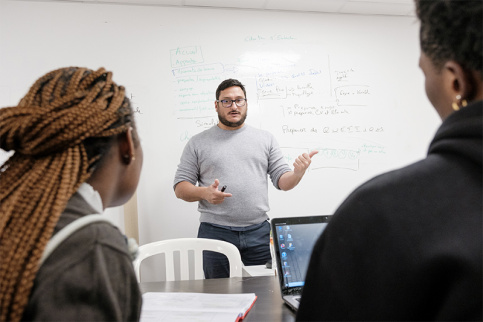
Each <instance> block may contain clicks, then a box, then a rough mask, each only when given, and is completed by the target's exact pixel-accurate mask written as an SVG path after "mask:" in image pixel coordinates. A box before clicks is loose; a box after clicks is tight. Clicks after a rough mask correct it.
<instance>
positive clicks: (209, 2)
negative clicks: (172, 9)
mask: <svg viewBox="0 0 483 322" xmlns="http://www.w3.org/2000/svg"><path fill="white" fill-rule="evenodd" d="M31 1H32V0H31ZM34 1H35V0H34ZM41 1H46V0H41ZM47 1H49V0H47ZM50 1H62V2H85V3H117V4H133V5H150V6H176V7H186V8H192V7H198V8H200V7H205V8H206V7H208V8H237V9H256V10H282V11H303V12H325V13H339V14H361V15H390V16H414V1H413V0H237V1H235V0H50Z"/></svg>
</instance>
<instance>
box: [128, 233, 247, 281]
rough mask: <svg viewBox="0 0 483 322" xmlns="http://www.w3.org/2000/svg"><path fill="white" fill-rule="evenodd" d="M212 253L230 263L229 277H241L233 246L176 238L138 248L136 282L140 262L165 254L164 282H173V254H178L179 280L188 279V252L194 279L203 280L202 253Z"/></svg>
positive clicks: (239, 260)
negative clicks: (191, 255)
mask: <svg viewBox="0 0 483 322" xmlns="http://www.w3.org/2000/svg"><path fill="white" fill-rule="evenodd" d="M204 250H208V251H213V252H218V253H222V254H224V255H225V256H226V257H227V258H228V262H229V263H230V277H241V276H242V266H243V264H242V260H241V256H240V252H239V251H238V248H236V246H235V245H233V244H230V243H228V242H224V241H221V240H215V239H207V238H177V239H168V240H161V241H157V242H152V243H149V244H145V245H142V246H139V253H138V256H137V258H136V259H135V260H134V263H133V264H134V271H135V273H136V277H137V279H138V282H140V281H141V278H140V268H141V262H142V261H143V260H144V259H146V258H148V257H151V256H153V255H158V254H165V263H166V281H174V280H175V263H174V253H175V252H179V261H180V263H179V269H180V278H181V280H189V279H190V276H189V275H190V274H189V272H190V268H189V251H193V256H194V261H193V262H194V263H193V264H194V268H193V269H194V279H204V278H205V275H204V272H203V251H204Z"/></svg>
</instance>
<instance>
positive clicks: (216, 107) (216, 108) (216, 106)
mask: <svg viewBox="0 0 483 322" xmlns="http://www.w3.org/2000/svg"><path fill="white" fill-rule="evenodd" d="M215 111H216V113H218V102H217V101H215Z"/></svg>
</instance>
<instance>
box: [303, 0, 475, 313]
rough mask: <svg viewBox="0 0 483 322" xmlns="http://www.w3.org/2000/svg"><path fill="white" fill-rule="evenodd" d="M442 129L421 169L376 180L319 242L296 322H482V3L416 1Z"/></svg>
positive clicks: (429, 87) (424, 61) (348, 203)
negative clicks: (374, 321)
mask: <svg viewBox="0 0 483 322" xmlns="http://www.w3.org/2000/svg"><path fill="white" fill-rule="evenodd" d="M416 11H417V17H418V18H419V20H420V24H421V25H420V44H421V55H420V62H419V64H420V68H421V69H422V71H423V73H424V76H425V79H426V81H425V88H426V93H427V96H428V98H429V100H430V101H431V104H432V105H433V106H434V108H435V109H436V111H437V112H438V114H439V115H440V117H441V119H442V120H443V123H442V125H441V126H440V128H439V129H438V131H437V133H436V135H435V137H434V138H433V140H432V142H431V144H430V147H429V151H428V155H427V157H426V158H425V159H423V160H422V161H419V162H416V163H414V164H412V165H409V166H407V167H405V168H402V169H399V170H396V171H392V172H389V173H386V174H383V175H380V176H377V177H375V178H373V179H372V180H370V181H368V182H366V183H365V184H363V185H362V186H360V187H359V188H357V189H356V190H355V191H354V192H353V193H351V194H350V196H349V197H348V198H347V199H346V200H345V201H344V202H343V203H342V205H341V206H340V207H339V208H338V210H337V211H336V213H335V214H334V216H333V218H332V219H331V222H330V223H329V225H328V226H327V228H326V230H325V231H324V233H323V234H322V236H321V237H320V238H319V240H318V241H317V243H316V245H315V247H314V250H313V253H312V258H311V261H310V264H309V268H308V271H307V277H306V282H305V287H304V290H303V293H302V299H301V303H300V308H299V310H298V312H297V320H298V321H325V320H329V321H342V320H357V321H367V320H379V321H383V320H384V321H409V320H418V321H429V320H439V321H447V320H459V321H461V320H478V321H481V320H483V316H482V312H483V308H482V294H483V290H482V284H483V281H482V276H483V272H482V262H483V260H482V252H483V251H482V244H483V243H482V225H483V224H482V217H483V215H482V210H483V207H482V197H483V192H482V156H483V151H482V147H483V142H482V134H483V115H482V111H483V85H482V84H483V80H482V79H483V74H482V72H483V69H482V63H483V45H482V39H483V14H482V11H483V1H481V0H477V1H459V0H431V1H427V0H416Z"/></svg>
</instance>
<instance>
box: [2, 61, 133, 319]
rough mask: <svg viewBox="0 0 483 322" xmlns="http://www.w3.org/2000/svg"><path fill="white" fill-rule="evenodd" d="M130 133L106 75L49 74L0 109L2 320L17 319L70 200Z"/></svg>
mask: <svg viewBox="0 0 483 322" xmlns="http://www.w3.org/2000/svg"><path fill="white" fill-rule="evenodd" d="M129 127H133V128H134V118H133V111H132V108H131V106H130V102H129V100H128V98H127V97H126V96H125V90H124V87H122V86H118V85H116V84H115V83H114V82H113V81H112V73H111V72H108V71H106V70H105V69H104V68H100V69H99V70H97V71H93V70H89V69H86V68H78V67H68V68H62V69H58V70H54V71H52V72H50V73H48V74H46V75H45V76H43V77H41V78H40V79H38V80H37V81H36V82H35V84H34V85H33V86H32V87H31V88H30V90H29V92H28V93H27V94H26V95H25V97H24V98H22V99H21V100H20V103H19V104H18V105H17V106H14V107H7V108H3V109H0V148H1V149H3V150H5V151H14V154H13V155H12V156H11V157H10V158H9V159H8V160H7V161H6V162H5V163H4V164H3V165H2V166H1V167H0V258H1V262H0V321H6V320H9V321H18V320H20V319H21V318H22V313H23V311H24V309H25V307H26V305H27V303H28V299H29V295H30V292H31V289H32V286H33V282H34V278H35V275H36V273H37V270H38V264H39V259H40V257H41V255H42V253H43V251H44V248H45V246H46V244H47V242H48V241H49V239H50V238H51V236H52V233H53V231H54V227H55V226H56V224H57V221H58V219H59V217H60V215H61V213H62V211H63V210H64V209H65V207H66V204H67V202H68V200H69V199H70V197H71V196H72V195H73V194H74V193H75V192H76V191H77V189H78V188H79V186H80V185H81V184H82V183H83V182H85V181H86V180H87V179H88V178H89V177H90V176H91V174H92V173H93V172H94V171H95V169H96V167H97V166H98V164H99V163H100V162H102V157H103V155H104V154H105V153H106V152H107V151H108V150H109V148H110V147H111V146H112V144H113V143H114V140H115V138H116V136H117V135H119V134H121V133H125V132H126V131H127V130H128V129H129ZM133 133H136V132H135V131H133ZM134 139H135V143H136V144H137V139H136V138H134Z"/></svg>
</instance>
